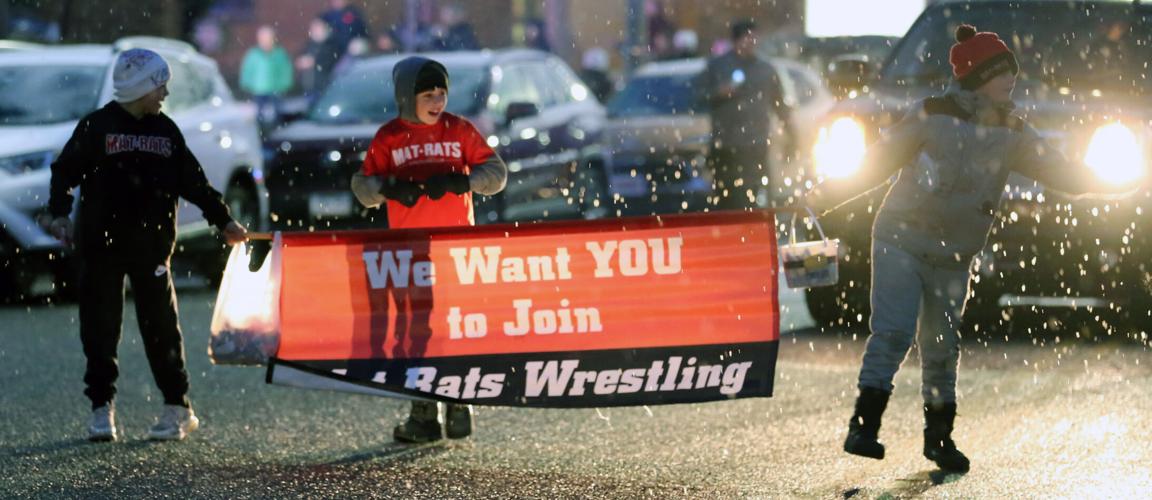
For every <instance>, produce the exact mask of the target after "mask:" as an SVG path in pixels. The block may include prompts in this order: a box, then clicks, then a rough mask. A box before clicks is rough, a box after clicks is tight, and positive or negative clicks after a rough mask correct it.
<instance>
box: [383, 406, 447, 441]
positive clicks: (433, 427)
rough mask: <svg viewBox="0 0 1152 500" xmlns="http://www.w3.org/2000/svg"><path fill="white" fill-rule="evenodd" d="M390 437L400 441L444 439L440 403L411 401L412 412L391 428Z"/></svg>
mask: <svg viewBox="0 0 1152 500" xmlns="http://www.w3.org/2000/svg"><path fill="white" fill-rule="evenodd" d="M392 438H393V439H395V440H396V441H399V442H401V443H431V442H433V441H439V440H441V439H444V420H443V419H441V418H440V403H436V402H433V401H413V402H412V413H411V414H410V415H408V420H405V421H404V422H403V423H401V424H400V425H397V426H396V428H395V429H393V430H392Z"/></svg>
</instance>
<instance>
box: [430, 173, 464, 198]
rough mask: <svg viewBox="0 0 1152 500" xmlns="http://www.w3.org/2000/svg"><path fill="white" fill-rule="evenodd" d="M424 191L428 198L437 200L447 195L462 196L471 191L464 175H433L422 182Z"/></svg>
mask: <svg viewBox="0 0 1152 500" xmlns="http://www.w3.org/2000/svg"><path fill="white" fill-rule="evenodd" d="M424 190H425V191H427V193H428V197H429V198H432V199H433V200H439V199H440V198H442V197H444V195H445V194H447V193H455V194H464V193H467V192H468V191H471V190H472V185H471V184H470V183H469V182H468V176H467V175H464V174H457V173H452V174H444V175H433V176H432V177H429V178H428V180H426V181H424Z"/></svg>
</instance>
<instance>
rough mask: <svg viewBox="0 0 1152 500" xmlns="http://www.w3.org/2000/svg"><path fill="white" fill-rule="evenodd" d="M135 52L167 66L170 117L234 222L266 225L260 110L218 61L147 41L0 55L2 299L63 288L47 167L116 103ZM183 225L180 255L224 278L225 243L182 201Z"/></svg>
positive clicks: (174, 44) (173, 44) (175, 44)
mask: <svg viewBox="0 0 1152 500" xmlns="http://www.w3.org/2000/svg"><path fill="white" fill-rule="evenodd" d="M134 47H143V48H148V49H151V50H154V51H156V52H158V53H159V54H161V55H163V56H164V58H165V59H166V60H167V61H168V64H169V65H170V66H171V68H172V80H171V81H170V82H169V83H168V91H169V93H170V94H169V96H168V98H167V99H166V100H165V102H164V112H165V113H166V114H167V115H168V116H170V117H171V118H172V120H173V121H175V122H176V124H177V125H179V126H180V130H181V131H182V132H183V134H184V137H185V139H186V140H187V142H188V146H189V147H190V148H191V149H192V151H193V152H194V153H195V154H196V157H197V158H198V159H199V160H200V163H201V165H203V167H204V173H205V174H206V175H207V177H208V180H209V182H211V183H212V186H213V187H215V188H216V189H218V190H220V191H221V192H223V193H224V196H225V201H226V202H227V203H228V205H229V207H230V208H231V210H232V215H233V217H234V218H236V220H238V221H240V222H241V223H243V224H245V225H246V226H247V227H248V228H249V229H250V230H259V229H261V228H262V225H263V223H264V221H265V219H266V217H264V214H266V213H267V206H268V197H267V194H266V191H265V189H264V175H263V158H262V155H261V149H260V137H259V132H258V128H257V125H256V120H255V118H256V116H255V110H254V108H253V107H252V106H251V105H250V104H248V103H244V102H237V101H236V100H235V99H234V98H233V97H232V92H231V91H230V90H229V89H228V85H227V84H226V83H225V82H224V79H223V78H222V77H221V76H220V71H219V69H218V68H217V67H216V63H215V61H213V60H211V59H209V58H207V57H205V56H204V55H202V54H199V53H197V52H196V50H195V49H194V48H193V47H192V46H191V45H188V44H186V43H184V42H180V41H176V40H167V39H161V38H150V37H132V38H125V39H122V40H119V41H117V42H116V43H114V44H112V45H68V46H43V47H37V48H30V49H27V50H14V51H5V52H0V296H7V298H12V297H16V298H19V297H21V296H25V297H27V296H37V295H45V294H49V293H53V292H55V291H59V290H58V289H57V285H60V284H61V283H59V282H58V280H57V278H60V277H61V274H60V273H62V272H67V266H66V265H62V263H63V262H66V259H60V258H58V257H59V256H61V255H63V254H64V253H66V252H64V251H63V250H64V249H62V248H61V245H60V244H59V243H58V242H56V241H55V240H54V239H53V238H52V237H51V236H49V235H48V233H47V232H46V231H45V229H44V226H43V220H42V218H43V214H44V213H45V209H46V205H47V202H48V185H49V179H50V177H51V169H50V168H49V167H50V166H51V164H52V161H53V160H54V159H55V158H56V155H58V154H59V153H60V150H61V149H62V148H63V147H64V144H65V143H66V142H67V141H68V138H69V137H70V136H71V135H72V131H73V129H74V128H75V127H76V123H77V122H78V121H79V119H80V118H82V117H84V116H85V115H87V114H88V113H90V112H92V111H94V110H96V109H97V108H99V107H101V106H103V105H104V104H105V103H107V102H108V101H110V100H111V99H112V65H113V63H114V62H115V60H116V56H117V54H118V53H119V52H121V51H123V50H127V49H129V48H134ZM177 220H178V226H177V227H178V230H177V249H178V251H182V252H188V253H190V254H191V255H196V256H197V257H198V259H197V260H196V263H197V264H203V265H206V266H208V267H207V268H205V269H204V270H205V271H211V272H218V270H217V269H215V268H214V266H215V265H216V264H217V263H218V262H219V261H220V260H219V258H218V254H219V252H217V251H216V250H217V249H219V248H220V245H219V242H218V240H217V238H216V237H215V236H214V235H213V233H212V231H211V228H210V227H209V225H208V223H207V222H206V221H205V220H204V218H203V216H202V214H201V213H200V210H199V209H196V208H195V207H188V205H187V203H183V202H182V203H181V210H180V213H179V215H178V219H177ZM199 257H203V258H199ZM63 281H64V282H65V283H66V282H67V281H69V280H63Z"/></svg>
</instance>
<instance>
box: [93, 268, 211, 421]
mask: <svg viewBox="0 0 1152 500" xmlns="http://www.w3.org/2000/svg"><path fill="white" fill-rule="evenodd" d="M79 257H80V259H81V263H80V264H81V265H80V340H81V342H82V343H83V344H84V355H85V356H86V357H87V358H88V367H87V370H86V371H85V373H84V383H85V384H86V385H87V389H85V390H84V394H85V395H87V396H88V399H90V400H92V408H93V409H95V408H98V407H100V406H103V405H105V404H108V403H109V402H111V401H112V399H113V397H114V396H115V395H116V379H117V377H118V376H119V375H120V370H119V367H118V364H117V357H116V351H117V347H118V346H119V344H120V334H121V324H122V323H123V311H124V278H125V277H127V278H128V279H129V280H130V281H131V283H132V292H133V296H134V299H135V302H136V321H137V323H138V324H139V325H140V336H141V337H142V339H143V341H144V352H145V353H146V354H147V356H148V363H149V365H151V367H152V377H153V378H154V379H155V380H156V385H157V386H159V388H160V392H161V393H162V394H163V395H164V404H170V405H181V406H189V404H188V372H187V371H186V370H185V369H184V340H183V337H182V336H181V334H180V322H179V316H178V314H177V312H176V290H175V289H174V288H173V287H172V274H171V272H169V265H168V264H169V262H168V260H167V259H165V260H164V261H158V259H155V260H153V259H139V260H137V259H133V258H132V257H131V256H122V255H115V256H114V255H109V254H106V253H103V252H81V255H79Z"/></svg>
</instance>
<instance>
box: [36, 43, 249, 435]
mask: <svg viewBox="0 0 1152 500" xmlns="http://www.w3.org/2000/svg"><path fill="white" fill-rule="evenodd" d="M170 75H171V72H170V70H169V67H168V63H167V62H166V61H165V60H164V58H163V57H161V56H160V55H159V54H157V53H155V52H152V51H150V50H146V49H131V50H128V51H125V52H123V53H121V54H120V55H119V57H117V59H116V63H115V66H114V68H113V72H112V81H113V85H114V87H115V94H114V99H115V100H113V101H112V102H109V103H108V104H106V105H105V106H104V107H103V108H100V109H98V110H96V111H94V112H92V113H91V114H89V115H88V116H85V117H84V118H83V119H81V120H80V122H79V123H78V124H77V125H76V129H75V131H74V132H73V133H72V138H71V139H69V140H68V143H67V144H66V145H65V146H64V150H63V151H62V152H61V153H60V156H59V157H58V158H57V159H56V161H55V162H54V163H53V164H52V180H51V188H50V195H49V199H48V209H49V212H50V213H51V215H52V217H53V220H52V224H51V231H52V234H53V235H54V236H56V237H57V238H59V239H60V240H61V241H63V242H64V243H65V244H66V245H69V244H73V243H75V249H76V258H77V259H78V260H79V264H80V275H79V283H80V292H79V295H80V341H81V343H82V344H83V345H84V355H85V357H86V358H87V360H88V365H87V369H86V370H85V372H84V383H85V384H86V385H87V388H86V389H85V390H84V394H85V395H87V396H88V399H89V400H90V401H91V403H92V414H91V416H90V417H89V420H88V439H90V440H92V441H112V440H115V439H116V438H117V435H118V430H117V427H116V410H115V403H114V398H115V396H116V379H117V378H118V376H119V366H118V363H117V358H116V351H117V346H118V345H119V343H120V329H121V323H122V318H121V312H122V311H123V309H124V279H125V277H127V279H128V280H129V281H130V282H131V283H132V291H133V292H134V293H133V295H134V297H135V302H136V319H137V320H138V322H139V323H140V336H141V337H142V338H143V340H144V352H145V354H146V355H147V356H148V363H149V365H150V366H151V367H152V375H153V377H154V378H155V380H156V384H157V385H158V386H159V387H160V392H161V393H162V394H163V396H164V407H163V409H162V412H161V413H160V417H159V418H158V419H157V422H156V424H155V425H154V426H153V427H152V428H151V429H150V431H149V437H151V438H152V439H159V440H180V439H184V437H185V436H187V434H188V433H189V432H192V431H194V430H196V429H197V427H199V425H200V420H199V418H197V416H196V414H195V413H194V412H193V411H192V405H191V403H190V402H189V399H188V372H187V370H185V368H184V341H183V337H182V335H181V333H180V323H179V320H178V316H177V306H176V291H175V289H174V288H173V286H172V273H171V270H170V261H171V258H172V252H173V249H174V246H175V241H176V212H177V209H178V202H179V200H180V198H184V199H186V200H188V201H190V202H192V204H193V205H196V206H197V207H198V208H199V209H200V210H202V211H203V212H204V218H205V219H207V220H208V223H210V224H212V225H213V226H215V227H216V228H218V229H219V230H220V231H221V232H222V233H223V234H224V237H225V238H226V239H227V241H228V243H229V244H235V243H238V242H240V241H244V240H245V239H246V231H245V229H244V227H243V226H241V225H240V224H238V223H237V222H236V221H234V220H232V217H231V216H230V215H229V213H228V207H227V205H225V204H224V202H223V201H222V199H221V196H220V193H219V192H218V191H216V190H215V189H213V188H212V186H210V185H209V184H208V179H207V178H205V176H204V171H203V169H201V167H200V163H199V162H197V160H196V157H195V156H194V155H193V154H192V151H191V150H189V149H188V144H187V143H186V142H185V141H184V136H183V135H182V134H181V133H180V128H179V127H178V126H177V125H176V124H175V123H173V122H172V120H171V119H170V118H168V116H167V115H165V114H164V113H162V112H161V111H160V104H161V102H163V100H164V98H165V97H167V95H168V86H167V84H168V79H169V76H170ZM77 187H79V188H80V202H79V208H78V210H77V215H76V222H75V226H73V222H72V219H71V218H69V214H70V213H71V212H72V204H73V201H74V195H73V192H74V190H75V189H76V188H77Z"/></svg>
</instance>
